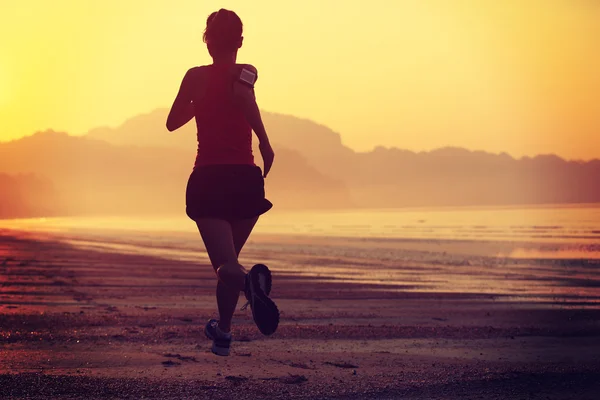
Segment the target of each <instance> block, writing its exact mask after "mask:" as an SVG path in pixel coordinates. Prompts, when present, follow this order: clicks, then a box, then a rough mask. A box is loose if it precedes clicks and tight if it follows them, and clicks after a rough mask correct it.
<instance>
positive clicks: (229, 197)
mask: <svg viewBox="0 0 600 400" xmlns="http://www.w3.org/2000/svg"><path fill="white" fill-rule="evenodd" d="M185 202H186V210H185V211H186V214H187V215H188V217H190V218H191V219H193V220H194V221H195V220H197V219H199V218H218V219H225V220H228V221H233V220H239V219H248V218H254V217H257V216H259V215H261V214H264V213H266V212H267V211H269V210H270V209H271V207H273V204H272V203H271V202H270V201H269V200H267V199H266V198H265V181H264V179H263V176H262V171H261V169H260V168H259V167H257V166H255V165H243V164H240V165H233V164H232V165H229V164H227V165H206V166H200V167H196V168H195V169H194V171H193V172H192V174H191V175H190V178H189V180H188V184H187V189H186V193H185Z"/></svg>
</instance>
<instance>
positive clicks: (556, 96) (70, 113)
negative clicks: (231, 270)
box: [0, 0, 600, 159]
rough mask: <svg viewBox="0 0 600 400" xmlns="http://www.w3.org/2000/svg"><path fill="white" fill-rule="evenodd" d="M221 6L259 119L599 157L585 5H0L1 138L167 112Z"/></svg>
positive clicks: (593, 30) (593, 20)
mask: <svg viewBox="0 0 600 400" xmlns="http://www.w3.org/2000/svg"><path fill="white" fill-rule="evenodd" d="M220 7H225V8H230V9H233V10H235V11H236V12H238V14H239V15H240V17H241V18H242V20H243V22H244V24H245V32H244V35H245V44H244V47H243V48H242V50H241V52H240V54H239V61H240V62H248V63H252V64H254V65H256V66H257V67H258V69H259V74H260V79H259V83H258V84H257V96H258V98H259V104H260V106H261V108H263V109H265V110H269V111H274V112H280V113H285V114H292V115H296V116H300V117H306V118H310V119H313V120H315V121H317V122H319V123H322V124H325V125H327V126H329V127H331V128H332V129H334V130H335V131H337V132H339V133H340V134H341V135H342V139H343V141H344V143H345V144H347V145H348V146H350V147H352V148H354V149H356V150H369V149H371V148H373V147H374V146H376V145H384V146H396V147H400V148H406V149H411V150H429V149H433V148H437V147H442V146H449V145H451V146H462V147H466V148H470V149H482V150H487V151H492V152H500V151H507V152H509V153H510V154H513V155H515V156H521V155H524V154H527V155H533V154H538V153H550V152H552V153H557V154H559V155H561V156H564V157H567V158H582V159H589V158H593V157H598V158H600V139H599V134H600V2H597V1H595V0H526V1H523V0H503V1H497V0H371V1H363V0H354V1H350V0H344V1H341V0H303V1H294V2H291V1H280V0H259V1H247V0H238V1H207V0H177V1H173V0H170V1H167V0H126V1H123V0H103V1H91V0H90V1H88V0H52V1H47V0H0V37H1V38H2V40H0V140H10V139H13V138H17V137H20V136H23V135H28V134H31V133H33V132H34V131H36V130H41V129H46V128H53V129H56V130H65V131H68V132H71V133H76V134H80V133H84V132H86V131H87V130H88V129H90V128H93V127H97V126H101V125H110V126H116V125H119V124H120V123H122V122H123V121H124V120H126V119H127V118H129V117H131V116H134V115H136V114H139V113H143V112H148V111H150V110H153V109H155V108H157V107H168V106H170V104H171V102H172V99H173V97H174V95H175V93H176V90H177V88H178V86H179V83H180V80H181V78H182V76H183V74H184V73H185V71H186V70H187V68H189V67H190V66H193V65H199V64H205V63H209V62H210V59H209V57H208V54H207V53H206V50H205V47H204V44H203V43H202V41H201V36H202V31H203V29H204V23H205V19H206V17H207V15H208V14H209V13H210V12H211V11H213V10H216V9H218V8H220ZM298 140H302V138H299V139H298Z"/></svg>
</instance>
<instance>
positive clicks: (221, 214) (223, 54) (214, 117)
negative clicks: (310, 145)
mask: <svg viewBox="0 0 600 400" xmlns="http://www.w3.org/2000/svg"><path fill="white" fill-rule="evenodd" d="M242 41H243V37H242V21H241V20H240V18H239V17H238V16H237V15H236V14H235V13H234V12H233V11H229V10H225V9H220V10H219V11H217V12H213V13H212V14H210V16H209V17H208V20H207V21H206V30H205V31H204V42H205V43H206V45H207V48H208V52H209V54H210V55H211V57H212V59H213V63H212V64H211V65H204V66H200V67H194V68H191V69H190V70H188V71H187V73H186V74H185V76H184V78H183V81H182V83H181V86H180V89H179V92H178V94H177V97H176V98H175V101H174V102H173V106H172V107H171V111H170V113H169V116H168V118H167V129H168V130H169V131H174V130H176V129H178V128H180V127H181V126H183V125H185V124H186V123H187V122H188V121H190V120H191V119H192V118H195V119H196V126H197V130H198V153H197V156H196V162H195V164H194V169H193V171H192V173H191V175H190V178H189V180H188V184H187V189H186V213H187V215H188V216H189V217H190V218H191V219H192V220H194V221H195V222H196V224H197V225H198V230H199V231H200V235H201V237H202V240H203V242H204V245H205V247H206V250H207V252H208V256H209V258H210V261H211V264H212V266H213V268H214V269H215V272H216V274H217V277H218V282H217V305H218V309H219V320H216V319H212V320H210V321H209V322H208V323H207V325H206V327H205V333H206V336H207V337H208V338H209V339H211V340H213V345H212V351H213V353H215V354H218V355H229V348H230V344H231V333H230V331H231V319H232V316H233V313H234V311H235V308H236V305H237V302H238V298H239V294H240V292H242V291H243V292H244V293H245V295H246V298H247V300H248V303H249V305H250V307H251V309H252V316H253V319H254V321H255V323H256V325H257V326H258V328H259V330H260V331H261V332H262V333H263V334H265V335H270V334H272V333H273V332H275V330H276V329H277V326H278V324H279V311H278V309H277V306H276V305H275V303H273V301H272V300H271V299H270V298H269V297H268V295H269V293H270V291H271V272H270V271H269V269H268V268H267V267H266V266H265V265H263V264H257V265H255V266H254V267H253V268H252V269H251V270H250V271H249V272H248V273H247V272H246V270H245V269H244V267H243V266H242V265H240V263H239V262H238V256H239V254H240V251H241V250H242V247H243V246H244V243H246V240H247V239H248V236H249V235H250V233H251V232H252V229H253V228H254V225H255V224H256V222H257V220H258V217H259V216H260V215H261V214H264V213H265V212H267V211H268V210H269V209H270V208H271V207H272V206H273V205H272V204H271V202H269V201H268V200H267V199H266V198H265V190H264V178H266V177H267V174H268V173H269V171H270V169H271V166H272V164H273V158H274V152H273V149H272V148H271V145H270V143H269V138H268V136H267V132H266V131H265V128H264V125H263V122H262V118H261V115H260V111H259V109H258V105H257V103H256V98H255V96H254V83H255V82H256V79H257V76H258V74H257V70H256V68H254V67H253V66H252V65H247V64H236V58H237V52H238V49H239V48H240V47H242ZM252 131H254V132H255V133H256V136H257V138H258V140H259V149H260V153H261V155H262V158H263V162H264V175H263V172H262V171H261V169H260V167H258V166H256V164H255V163H254V157H253V154H252Z"/></svg>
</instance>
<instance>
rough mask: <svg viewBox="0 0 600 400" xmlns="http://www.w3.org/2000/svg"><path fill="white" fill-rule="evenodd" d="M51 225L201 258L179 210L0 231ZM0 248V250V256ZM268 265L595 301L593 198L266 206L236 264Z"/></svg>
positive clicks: (408, 284) (120, 245)
mask: <svg viewBox="0 0 600 400" xmlns="http://www.w3.org/2000/svg"><path fill="white" fill-rule="evenodd" d="M3 227H4V228H15V229H22V230H27V231H31V232H37V234H38V235H40V237H42V238H43V237H44V232H52V235H51V237H54V238H56V237H58V238H60V239H61V240H64V241H67V242H69V243H71V244H73V245H76V246H78V247H83V248H88V249H90V250H100V251H116V252H119V253H134V254H136V253H137V254H139V253H141V254H148V255H154V256H160V257H166V258H171V259H175V260H183V261H192V262H199V261H200V262H202V263H206V262H207V261H208V257H207V255H206V253H205V252H204V248H203V245H202V242H201V240H200V237H199V235H198V232H197V230H196V227H195V224H194V223H193V222H192V221H190V220H189V219H187V218H186V217H184V216H178V217H150V218H142V217H127V218H123V217H112V218H107V217H101V218H48V219H29V220H13V221H0V229H1V228H3ZM0 255H1V254H0ZM256 260H260V261H261V262H265V263H267V264H268V265H269V266H270V267H271V268H272V269H273V270H274V271H275V272H276V273H278V274H293V275H296V276H299V277H305V278H306V279H307V284H310V279H314V278H318V279H320V280H323V281H337V282H339V281H352V282H357V283H362V284H370V285H374V286H373V287H374V289H373V290H380V289H377V288H376V287H375V285H377V286H378V287H381V286H382V285H383V286H386V287H389V288H390V289H386V290H398V291H405V292H407V291H412V292H421V293H426V292H430V293H431V292H434V293H457V294H477V295H480V294H484V295H488V294H489V295H490V296H501V297H502V298H503V299H512V300H515V301H527V302H536V303H539V304H562V305H566V304H571V305H582V304H584V305H586V306H594V307H596V306H600V205H599V204H592V205H579V206H570V207H529V208H525V207H505V208H457V209H429V210H426V209H402V210H344V211H319V212H315V211H310V212H274V211H273V212H270V213H268V214H267V215H265V216H264V217H263V218H261V220H260V222H259V224H258V225H257V227H256V230H255V233H254V234H253V235H252V236H251V238H250V240H249V241H248V243H247V245H246V248H245V249H244V252H243V253H242V257H241V262H242V263H244V264H247V265H251V263H253V262H255V261H256Z"/></svg>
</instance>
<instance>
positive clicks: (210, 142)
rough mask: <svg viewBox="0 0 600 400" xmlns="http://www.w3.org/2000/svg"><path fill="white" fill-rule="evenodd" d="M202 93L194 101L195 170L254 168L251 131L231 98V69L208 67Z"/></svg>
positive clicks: (221, 66) (205, 69)
mask: <svg viewBox="0 0 600 400" xmlns="http://www.w3.org/2000/svg"><path fill="white" fill-rule="evenodd" d="M202 72H203V74H204V76H203V82H205V89H204V90H203V94H204V95H203V96H202V98H199V99H197V100H196V99H195V101H194V110H195V111H194V113H195V117H196V126H197V129H198V153H197V155H196V162H195V164H194V168H195V167H198V166H203V165H214V164H249V165H255V164H254V156H253V154H252V128H251V127H250V124H249V123H248V121H247V120H246V117H245V116H244V114H243V112H242V110H241V109H240V107H239V106H237V105H236V104H234V101H233V96H232V94H231V91H232V84H233V75H232V73H231V65H209V66H207V67H204V71H202Z"/></svg>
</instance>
